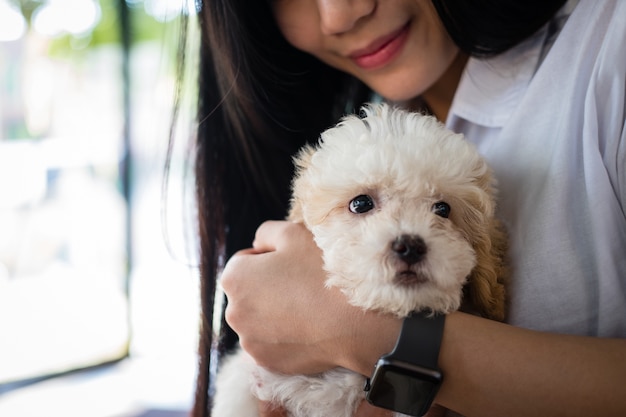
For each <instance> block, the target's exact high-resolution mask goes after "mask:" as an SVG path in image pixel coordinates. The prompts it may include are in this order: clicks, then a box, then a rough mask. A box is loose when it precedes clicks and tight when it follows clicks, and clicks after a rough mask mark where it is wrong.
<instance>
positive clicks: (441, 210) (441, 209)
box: [433, 201, 450, 219]
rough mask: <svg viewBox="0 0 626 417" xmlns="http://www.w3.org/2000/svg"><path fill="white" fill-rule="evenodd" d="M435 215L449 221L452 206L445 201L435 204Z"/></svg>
mask: <svg viewBox="0 0 626 417" xmlns="http://www.w3.org/2000/svg"><path fill="white" fill-rule="evenodd" d="M433 213H435V214H436V215H437V216H441V217H443V218H445V219H447V218H448V217H449V216H450V205H449V204H448V203H446V202H445V201H438V202H436V203H435V204H433Z"/></svg>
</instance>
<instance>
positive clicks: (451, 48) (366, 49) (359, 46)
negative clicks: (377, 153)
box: [272, 0, 459, 101]
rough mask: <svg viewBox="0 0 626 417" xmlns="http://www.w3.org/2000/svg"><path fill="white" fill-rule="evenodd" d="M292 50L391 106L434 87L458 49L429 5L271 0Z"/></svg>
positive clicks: (392, 0) (390, 0)
mask: <svg viewBox="0 0 626 417" xmlns="http://www.w3.org/2000/svg"><path fill="white" fill-rule="evenodd" d="M272 4H273V10H274V16H275V18H276V22H277V24H278V26H279V28H280V30H281V32H282V33H283V35H284V36H285V38H286V39H287V41H288V42H289V43H291V44H292V45H293V46H294V47H296V48H298V49H300V50H302V51H304V52H308V53H309V54H311V55H313V56H315V57H317V58H318V59H320V60H321V61H323V62H325V63H327V64H328V65H330V66H332V67H335V68H337V69H339V70H342V71H345V72H348V73H350V74H352V75H354V76H355V77H357V78H359V79H360V80H361V81H363V82H364V83H366V84H367V85H368V86H369V87H370V88H372V89H373V90H374V91H376V92H377V93H378V94H380V95H382V96H383V97H385V98H387V99H388V100H393V101H405V100H410V99H412V98H414V97H416V96H418V95H420V94H423V93H424V92H425V91H427V90H428V89H429V88H430V87H432V86H433V85H434V84H435V83H436V82H437V81H438V80H439V79H440V77H441V76H442V75H443V74H444V73H445V72H446V70H447V69H448V67H449V66H450V64H451V63H452V62H453V60H454V58H455V57H456V56H457V54H458V52H459V50H458V48H457V46H456V45H455V44H454V43H453V42H452V40H451V39H450V37H449V36H448V33H447V32H446V30H445V29H444V27H443V25H442V24H441V22H440V20H439V17H438V15H437V13H436V11H435V8H434V6H433V5H432V3H431V2H430V0H274V1H273V2H272Z"/></svg>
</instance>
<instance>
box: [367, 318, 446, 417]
mask: <svg viewBox="0 0 626 417" xmlns="http://www.w3.org/2000/svg"><path fill="white" fill-rule="evenodd" d="M445 317H446V316H445V315H443V314H441V315H433V314H432V313H430V312H413V313H411V315H409V316H408V317H406V318H405V319H404V322H403V323H402V330H401V332H400V336H399V337H398V341H397V342H396V346H395V348H394V349H393V351H391V352H390V353H388V354H386V355H383V356H381V358H380V359H379V360H378V362H377V363H376V366H375V367H374V373H373V374H372V377H371V378H368V379H367V381H366V383H365V388H364V389H365V391H366V394H365V397H366V398H367V401H368V402H369V403H370V404H372V405H375V406H376V407H381V408H386V409H388V410H393V411H396V412H399V413H402V414H407V415H411V416H423V415H424V414H426V412H427V411H428V409H429V408H430V406H431V404H432V402H433V399H434V398H435V395H436V394H437V391H438V390H439V387H440V386H441V382H442V381H443V375H442V373H441V370H440V369H439V367H438V365H437V361H438V358H439V347H440V346H441V338H442V336H443V326H444V322H445Z"/></svg>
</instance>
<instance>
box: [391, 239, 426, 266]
mask: <svg viewBox="0 0 626 417" xmlns="http://www.w3.org/2000/svg"><path fill="white" fill-rule="evenodd" d="M391 250H392V251H393V252H394V253H395V254H396V256H397V257H398V258H399V259H400V260H402V261H404V262H406V264H407V265H408V266H411V265H414V264H416V263H418V262H420V261H421V260H422V259H423V258H424V256H425V255H426V252H427V247H426V242H424V239H422V238H421V236H418V235H401V236H399V237H397V238H396V239H395V240H394V241H393V242H391Z"/></svg>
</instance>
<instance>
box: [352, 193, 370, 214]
mask: <svg viewBox="0 0 626 417" xmlns="http://www.w3.org/2000/svg"><path fill="white" fill-rule="evenodd" d="M373 208H374V200H373V199H372V197H370V196H369V195H365V194H361V195H359V196H356V197H354V198H353V199H352V201H350V206H349V209H350V211H351V212H352V213H355V214H362V213H366V212H368V211H370V210H371V209H373Z"/></svg>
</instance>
